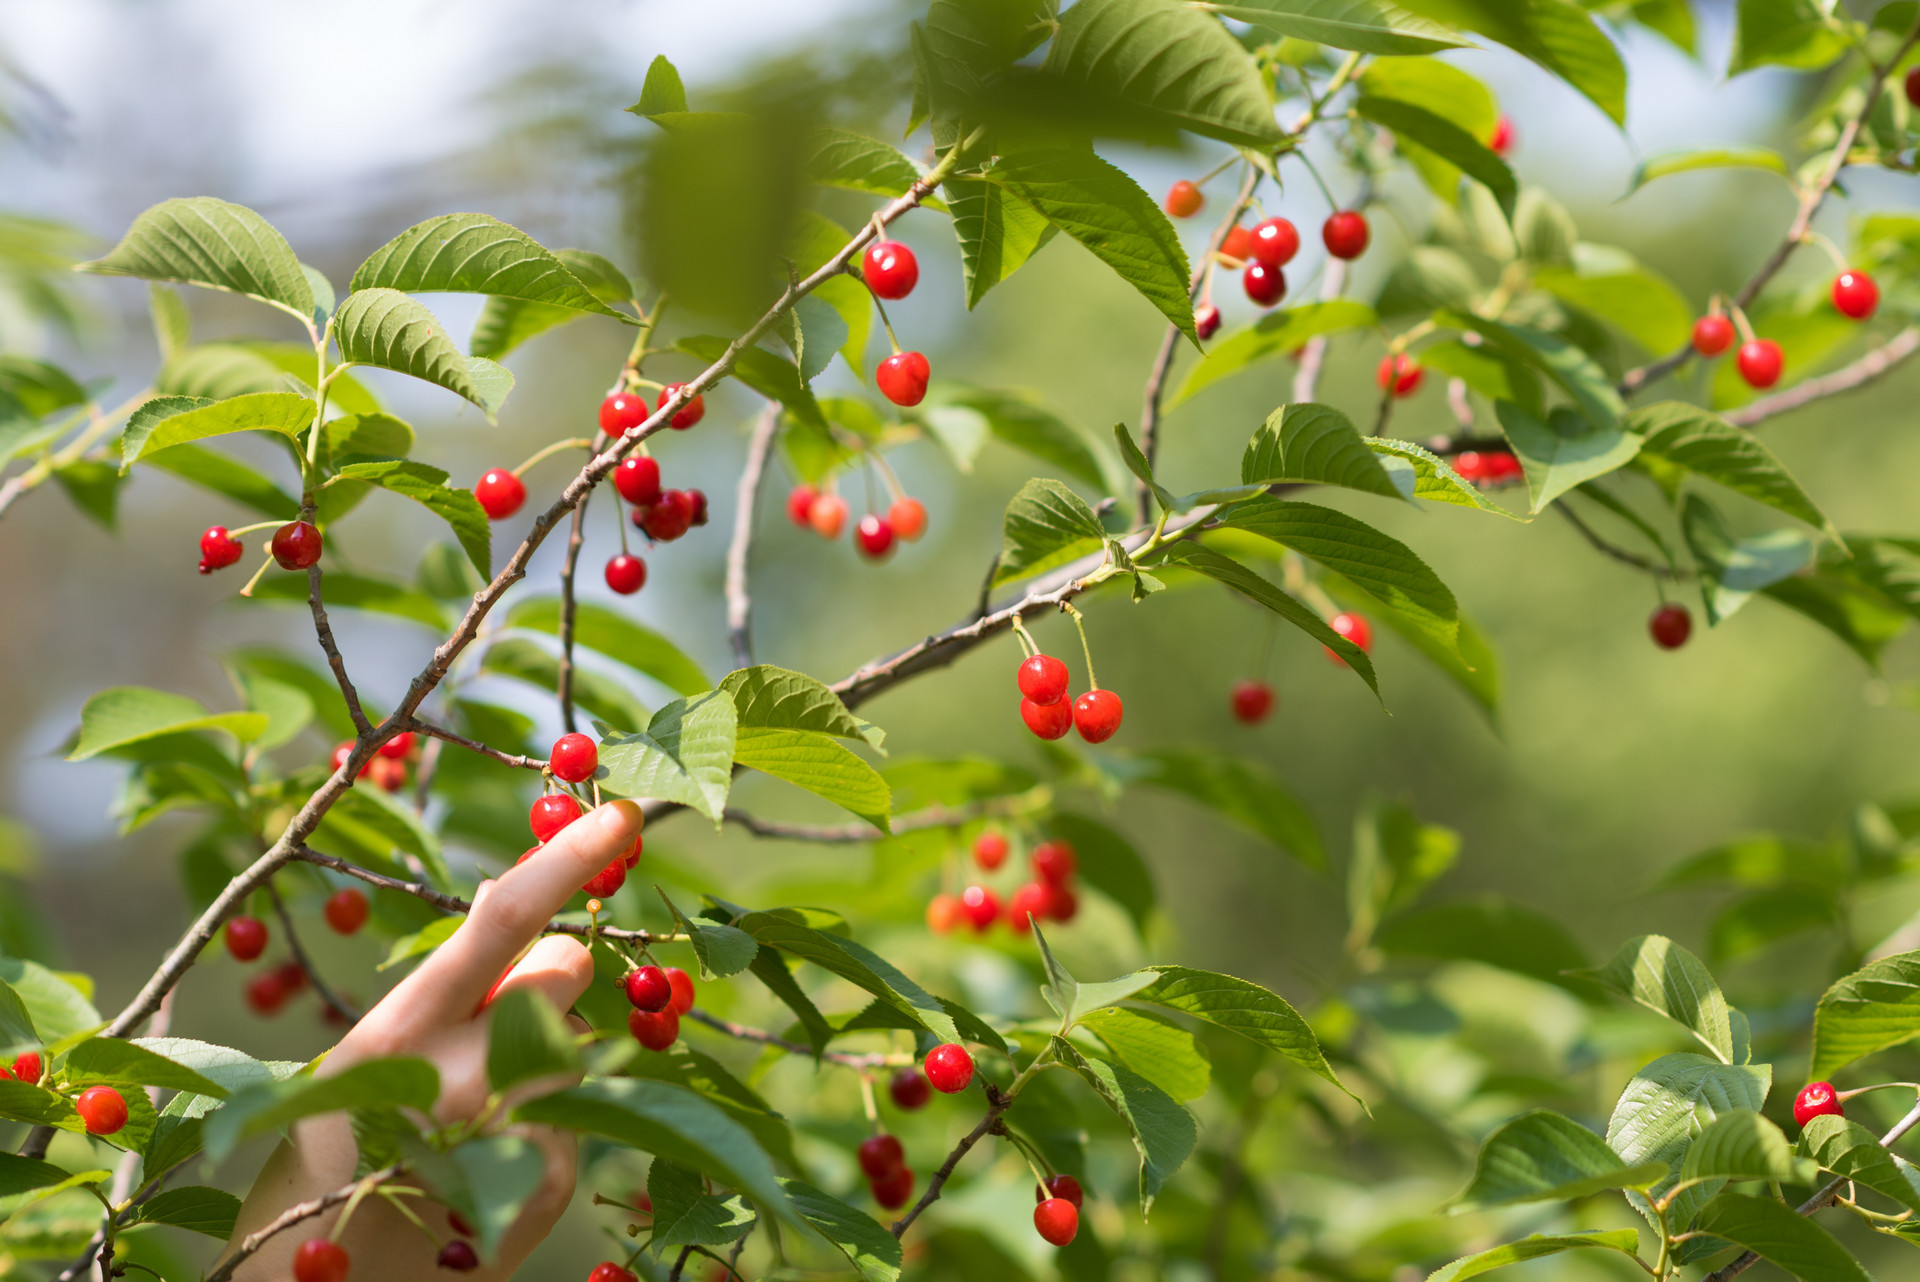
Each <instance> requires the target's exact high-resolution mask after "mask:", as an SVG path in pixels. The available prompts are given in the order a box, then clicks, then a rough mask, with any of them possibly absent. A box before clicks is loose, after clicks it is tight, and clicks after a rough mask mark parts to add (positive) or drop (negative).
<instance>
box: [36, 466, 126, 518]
mask: <svg viewBox="0 0 1920 1282" xmlns="http://www.w3.org/2000/svg"><path fill="white" fill-rule="evenodd" d="M53 479H54V480H55V481H56V482H58V484H59V486H60V488H61V489H63V490H65V491H66V494H67V497H68V498H69V499H71V500H72V501H73V505H74V506H75V507H77V508H79V509H80V510H81V511H82V512H84V513H86V514H87V515H88V516H90V517H92V518H93V519H94V520H96V521H98V522H99V523H100V524H101V525H102V526H103V527H105V528H106V530H107V531H108V532H109V533H112V532H114V531H115V530H116V529H117V525H116V520H117V516H116V513H117V509H118V506H119V502H120V483H121V479H122V478H121V476H120V469H119V468H117V467H115V466H114V465H113V464H111V463H109V462H107V461H106V460H104V459H89V458H83V459H78V460H76V461H75V462H72V463H68V464H66V465H64V466H62V467H58V468H55V469H54V473H53Z"/></svg>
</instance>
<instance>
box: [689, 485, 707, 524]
mask: <svg viewBox="0 0 1920 1282" xmlns="http://www.w3.org/2000/svg"><path fill="white" fill-rule="evenodd" d="M687 501H688V502H690V503H692V504H693V523H694V524H695V525H705V524H706V523H707V492H706V491H705V490H688V491H687Z"/></svg>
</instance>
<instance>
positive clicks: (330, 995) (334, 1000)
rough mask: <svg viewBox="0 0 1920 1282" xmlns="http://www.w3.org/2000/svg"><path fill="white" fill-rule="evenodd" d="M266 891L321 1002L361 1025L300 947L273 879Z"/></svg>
mask: <svg viewBox="0 0 1920 1282" xmlns="http://www.w3.org/2000/svg"><path fill="white" fill-rule="evenodd" d="M266 891H267V899H268V901H269V902H271V903H272V904H273V913H274V916H276V917H278V918H279V919H280V929H281V930H283V931H285V932H286V935H287V951H288V952H291V953H292V954H293V960H294V962H295V963H296V964H297V965H298V966H299V967H300V969H301V970H303V971H305V972H306V976H307V982H308V983H310V984H312V985H313V991H314V992H315V993H317V994H319V996H320V1000H321V1001H322V1002H323V1003H325V1004H326V1006H327V1007H328V1009H330V1010H332V1011H333V1013H334V1014H336V1015H338V1016H339V1017H340V1018H341V1019H344V1020H346V1021H347V1022H348V1023H349V1024H357V1023H359V1022H360V1012H359V1011H357V1010H355V1009H354V1008H353V1007H352V1006H351V1005H350V1004H349V1003H347V1002H345V1001H343V1000H341V998H340V996H339V995H338V994H337V993H335V992H334V991H333V990H332V989H331V988H328V987H327V983H326V981H325V980H323V979H321V978H320V970H319V968H318V967H316V966H315V965H314V964H313V959H312V958H311V957H309V956H307V950H306V949H305V948H302V947H301V946H300V935H299V933H298V932H297V931H295V930H294V928H293V918H292V917H291V916H290V915H288V913H287V906H286V904H285V903H283V902H282V901H281V899H280V888H279V887H278V886H276V885H274V884H273V881H272V879H271V878H269V879H268V881H267V885H266ZM168 996H172V994H168Z"/></svg>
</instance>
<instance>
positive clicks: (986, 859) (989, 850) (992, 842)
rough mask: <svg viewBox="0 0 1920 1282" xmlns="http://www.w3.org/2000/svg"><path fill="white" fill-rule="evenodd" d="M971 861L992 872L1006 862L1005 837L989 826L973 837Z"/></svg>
mask: <svg viewBox="0 0 1920 1282" xmlns="http://www.w3.org/2000/svg"><path fill="white" fill-rule="evenodd" d="M973 862H975V863H976V864H979V865H980V866H981V867H982V868H984V869H986V870H987V871H988V872H992V871H993V870H994V869H995V868H998V867H999V866H1000V865H1001V864H1004V863H1005V862H1007V839H1006V837H1005V836H1003V835H1002V834H1000V833H998V832H995V831H994V830H993V829H991V828H989V829H987V830H986V831H985V832H983V833H981V834H980V835H979V836H978V837H975V838H974V839H973Z"/></svg>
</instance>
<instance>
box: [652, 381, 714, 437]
mask: <svg viewBox="0 0 1920 1282" xmlns="http://www.w3.org/2000/svg"><path fill="white" fill-rule="evenodd" d="M685 386H686V384H685V383H668V384H667V385H666V386H665V387H663V388H661V389H660V403H659V404H658V405H656V406H654V408H655V409H656V410H663V409H665V408H667V402H668V401H670V400H672V399H673V398H674V397H676V396H678V395H679V394H680V389H681V388H683V387H685ZM706 416H707V400H706V398H705V397H704V396H700V395H698V394H696V395H695V396H694V398H693V399H692V400H690V401H688V402H687V403H686V404H685V405H682V406H681V407H680V408H679V409H677V410H675V411H674V412H673V421H672V422H671V423H670V424H669V426H671V427H673V428H675V429H676V430H678V431H682V432H684V431H686V430H687V429H688V428H690V427H692V426H693V425H694V424H695V423H698V422H699V421H700V420H701V419H703V418H705V417H706Z"/></svg>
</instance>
